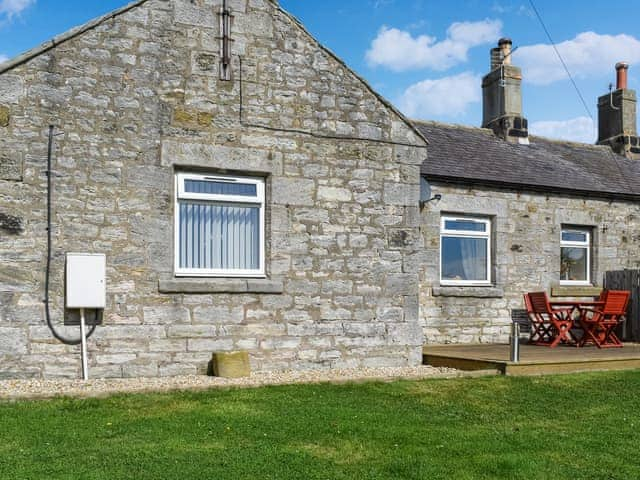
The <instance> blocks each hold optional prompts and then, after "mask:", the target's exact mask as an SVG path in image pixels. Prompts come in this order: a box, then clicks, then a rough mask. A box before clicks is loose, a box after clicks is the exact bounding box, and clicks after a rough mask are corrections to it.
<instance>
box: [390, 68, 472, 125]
mask: <svg viewBox="0 0 640 480" xmlns="http://www.w3.org/2000/svg"><path fill="white" fill-rule="evenodd" d="M480 82H481V79H480V77H479V76H477V75H474V74H473V73H471V72H463V73H461V74H459V75H453V76H450V77H443V78H439V79H437V80H424V81H422V82H419V83H416V84H414V85H411V86H410V87H409V88H407V89H406V90H405V92H404V93H403V94H402V97H401V98H400V101H399V102H398V104H399V105H400V109H401V110H402V111H403V112H404V113H405V114H406V115H407V116H409V117H413V118H432V117H434V116H446V117H456V116H459V115H461V114H463V113H464V112H465V111H466V109H467V107H468V106H469V105H470V104H472V103H476V102H479V101H480Z"/></svg>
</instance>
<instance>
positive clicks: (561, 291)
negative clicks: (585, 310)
mask: <svg viewBox="0 0 640 480" xmlns="http://www.w3.org/2000/svg"><path fill="white" fill-rule="evenodd" d="M600 292H602V287H594V286H593V285H560V286H555V287H551V296H552V297H597V296H598V295H600Z"/></svg>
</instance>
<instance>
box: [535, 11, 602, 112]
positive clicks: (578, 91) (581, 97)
mask: <svg viewBox="0 0 640 480" xmlns="http://www.w3.org/2000/svg"><path fill="white" fill-rule="evenodd" d="M529 3H530V4H531V8H533V11H534V13H535V14H536V17H538V20H539V21H540V25H542V28H543V30H544V32H545V33H546V34H547V38H548V39H549V41H550V42H551V46H553V49H554V50H555V52H556V55H558V58H559V59H560V63H562V66H563V67H564V71H565V72H567V76H568V77H569V80H571V83H572V84H573V88H575V89H576V93H577V94H578V97H580V101H581V102H582V105H584V109H585V110H586V111H587V114H588V115H589V118H591V121H592V122H593V123H594V125H595V122H596V121H595V120H594V119H593V115H592V114H591V110H590V109H589V106H588V105H587V102H586V101H585V100H584V97H583V96H582V93H581V92H580V89H579V88H578V84H577V83H576V82H575V80H574V79H573V75H571V72H570V71H569V67H567V64H566V63H565V61H564V59H563V58H562V55H560V51H559V50H558V47H556V43H555V42H554V41H553V38H551V34H550V33H549V30H548V29H547V26H546V25H545V24H544V20H542V16H541V15H540V12H538V9H537V8H536V6H535V4H534V3H533V0H529Z"/></svg>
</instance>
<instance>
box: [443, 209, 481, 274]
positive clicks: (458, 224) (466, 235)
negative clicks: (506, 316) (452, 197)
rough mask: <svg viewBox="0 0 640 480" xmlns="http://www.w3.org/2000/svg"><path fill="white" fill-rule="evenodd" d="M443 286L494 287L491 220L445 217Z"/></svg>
mask: <svg viewBox="0 0 640 480" xmlns="http://www.w3.org/2000/svg"><path fill="white" fill-rule="evenodd" d="M440 283H441V284H443V285H490V284H491V220H490V219H488V218H478V217H465V216H455V215H446V216H443V217H442V219H441V224H440Z"/></svg>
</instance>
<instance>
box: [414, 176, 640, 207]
mask: <svg viewBox="0 0 640 480" xmlns="http://www.w3.org/2000/svg"><path fill="white" fill-rule="evenodd" d="M421 176H423V177H425V178H427V179H428V180H431V181H434V182H441V183H446V184H450V185H466V186H477V187H489V188H498V189H506V190H519V191H528V192H536V193H552V194H556V195H557V194H559V193H560V194H565V195H571V196H579V197H585V196H588V197H591V198H600V199H609V200H611V199H614V200H627V201H633V202H637V201H639V200H640V194H634V193H620V192H607V191H596V190H580V189H575V188H566V187H564V188H563V187H552V186H547V185H539V184H528V183H514V182H504V181H501V180H487V179H476V178H463V177H451V176H446V175H433V174H430V173H426V172H421Z"/></svg>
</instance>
